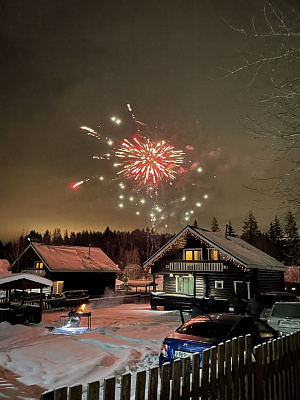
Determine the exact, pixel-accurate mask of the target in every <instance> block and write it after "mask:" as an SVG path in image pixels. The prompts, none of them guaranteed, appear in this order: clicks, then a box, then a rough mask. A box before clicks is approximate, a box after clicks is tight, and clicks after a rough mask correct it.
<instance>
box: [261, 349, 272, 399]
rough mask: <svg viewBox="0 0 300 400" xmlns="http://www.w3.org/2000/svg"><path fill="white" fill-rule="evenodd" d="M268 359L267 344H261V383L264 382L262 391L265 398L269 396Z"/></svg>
mask: <svg viewBox="0 0 300 400" xmlns="http://www.w3.org/2000/svg"><path fill="white" fill-rule="evenodd" d="M269 361H270V360H269V359H268V344H267V343H263V344H262V369H263V384H264V391H265V392H264V393H265V398H266V399H267V400H268V399H269V396H270V380H271V379H270V378H271V377H270V371H269V365H270V362H269Z"/></svg>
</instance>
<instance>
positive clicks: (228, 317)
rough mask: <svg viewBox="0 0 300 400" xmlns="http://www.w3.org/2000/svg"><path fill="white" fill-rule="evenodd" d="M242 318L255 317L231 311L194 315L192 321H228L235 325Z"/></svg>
mask: <svg viewBox="0 0 300 400" xmlns="http://www.w3.org/2000/svg"><path fill="white" fill-rule="evenodd" d="M242 319H252V320H254V319H255V318H253V317H252V316H250V315H236V314H229V313H223V314H218V313H211V314H203V315H198V316H197V317H194V318H192V319H190V320H189V321H190V322H214V323H227V324H232V325H234V324H235V323H236V322H238V321H240V320H242Z"/></svg>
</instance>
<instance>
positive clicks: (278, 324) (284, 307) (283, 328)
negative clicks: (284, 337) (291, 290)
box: [268, 302, 300, 334]
mask: <svg viewBox="0 0 300 400" xmlns="http://www.w3.org/2000/svg"><path fill="white" fill-rule="evenodd" d="M268 323H269V325H271V326H272V328H273V329H275V330H277V331H280V332H282V333H283V334H287V333H294V332H296V331H298V330H299V329H300V302H276V303H275V304H274V306H273V307H272V310H271V315H270V317H269V318H268Z"/></svg>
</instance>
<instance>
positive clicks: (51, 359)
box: [0, 302, 181, 399]
mask: <svg viewBox="0 0 300 400" xmlns="http://www.w3.org/2000/svg"><path fill="white" fill-rule="evenodd" d="M89 307H90V309H89V310H88V311H91V312H92V329H91V330H90V331H87V330H86V329H84V326H86V322H87V321H85V319H86V318H82V323H81V325H80V328H79V329H74V330H68V329H64V328H61V326H60V325H61V324H60V316H61V314H62V312H56V313H48V314H43V322H42V323H41V324H38V325H32V326H23V325H10V324H8V323H7V322H2V323H0V366H2V367H5V368H6V369H8V370H9V371H11V372H13V373H15V374H16V375H17V376H19V377H18V378H17V379H18V381H19V382H21V383H22V384H25V385H27V386H30V385H39V386H41V387H42V388H45V389H55V388H58V387H61V386H72V385H75V384H77V383H80V384H83V385H86V384H87V383H88V382H92V381H95V380H99V381H100V382H103V380H104V379H105V378H107V377H109V376H113V375H115V376H118V375H121V374H123V373H126V372H128V371H132V372H133V374H134V373H135V372H136V371H138V370H141V369H148V368H150V367H152V366H156V365H157V364H158V353H159V350H160V347H161V342H162V339H163V338H164V337H165V336H166V335H168V334H169V333H170V332H172V331H173V330H174V329H175V328H176V327H178V326H179V325H180V324H181V319H180V315H179V312H178V311H173V312H172V311H152V310H151V309H150V306H149V304H126V305H125V304H124V305H118V306H115V307H106V308H98V307H99V305H97V303H95V302H91V303H90V304H89ZM66 322H67V320H65V323H66ZM2 394H3V395H4V394H5V391H4V390H3V391H2ZM0 398H1V388H0ZM3 398H4V397H3ZM18 398H26V397H18ZM27 398H28V397H27ZM30 398H33V397H30ZM11 399H12V398H11Z"/></svg>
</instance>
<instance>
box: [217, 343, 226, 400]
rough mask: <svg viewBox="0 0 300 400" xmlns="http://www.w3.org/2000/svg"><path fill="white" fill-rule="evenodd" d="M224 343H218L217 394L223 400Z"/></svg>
mask: <svg viewBox="0 0 300 400" xmlns="http://www.w3.org/2000/svg"><path fill="white" fill-rule="evenodd" d="M224 361H225V344H224V343H220V344H219V345H218V380H219V394H220V400H225V370H224Z"/></svg>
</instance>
